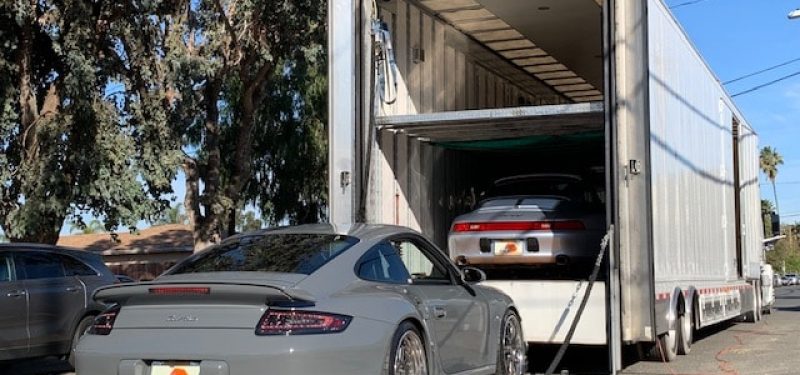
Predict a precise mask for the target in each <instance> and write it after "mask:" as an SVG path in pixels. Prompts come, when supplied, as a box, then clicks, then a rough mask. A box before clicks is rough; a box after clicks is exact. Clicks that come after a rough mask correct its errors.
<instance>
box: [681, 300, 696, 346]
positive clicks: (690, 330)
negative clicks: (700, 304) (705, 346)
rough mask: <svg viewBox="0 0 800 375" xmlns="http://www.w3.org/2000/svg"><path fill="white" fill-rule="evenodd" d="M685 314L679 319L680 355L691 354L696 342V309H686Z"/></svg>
mask: <svg viewBox="0 0 800 375" xmlns="http://www.w3.org/2000/svg"><path fill="white" fill-rule="evenodd" d="M685 310H686V311H685V312H684V313H683V315H681V317H680V318H678V333H679V335H678V354H683V355H686V354H689V352H691V351H692V342H694V309H693V308H692V307H691V306H688V307H686V308H685Z"/></svg>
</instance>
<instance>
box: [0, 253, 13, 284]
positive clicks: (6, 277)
mask: <svg viewBox="0 0 800 375" xmlns="http://www.w3.org/2000/svg"><path fill="white" fill-rule="evenodd" d="M11 275H12V274H11V259H10V258H9V256H8V255H0V283H2V282H4V281H11Z"/></svg>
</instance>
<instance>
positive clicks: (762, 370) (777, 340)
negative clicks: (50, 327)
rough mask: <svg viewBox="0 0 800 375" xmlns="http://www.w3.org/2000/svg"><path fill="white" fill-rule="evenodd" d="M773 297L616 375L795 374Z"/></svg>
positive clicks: (60, 373)
mask: <svg viewBox="0 0 800 375" xmlns="http://www.w3.org/2000/svg"><path fill="white" fill-rule="evenodd" d="M776 295H777V301H776V306H775V309H774V311H773V313H772V314H771V315H766V316H765V319H762V321H761V322H759V323H755V324H752V323H739V322H732V323H725V324H721V325H718V326H716V327H713V328H711V329H704V330H701V331H700V332H698V335H697V341H696V342H695V344H694V345H693V346H692V352H691V354H689V355H688V356H678V358H677V359H676V360H675V361H673V362H670V363H662V362H648V361H639V362H633V363H631V364H629V365H628V367H626V368H625V369H624V370H623V371H622V373H621V374H623V375H746V374H752V375H779V374H780V375H783V374H785V375H791V374H800V324H799V323H800V286H791V287H782V288H778V289H777V290H776ZM568 353H570V352H569V351H568ZM532 354H534V353H532ZM539 354H541V353H539ZM597 357H601V358H602V353H600V355H598V352H597V350H589V351H587V350H580V349H579V350H577V351H574V350H573V351H572V355H568V356H567V358H566V360H567V362H566V363H565V366H564V367H566V368H569V367H571V365H572V366H574V365H576V364H577V362H581V361H582V362H584V363H585V362H586V361H592V359H590V358H597ZM570 362H572V363H570ZM69 370H70V368H69V365H68V364H67V363H66V362H64V361H60V360H57V359H54V358H48V359H38V360H30V361H25V362H21V363H16V364H13V365H12V366H9V367H6V368H0V374H2V375H74V373H72V372H69ZM539 371H541V370H539Z"/></svg>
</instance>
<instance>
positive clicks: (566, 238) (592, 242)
mask: <svg viewBox="0 0 800 375" xmlns="http://www.w3.org/2000/svg"><path fill="white" fill-rule="evenodd" d="M602 237H603V233H600V232H598V231H579V232H577V231H563V232H551V231H536V232H512V231H509V232H474V233H451V234H450V236H449V238H448V249H449V252H450V258H451V259H453V260H461V261H462V262H466V263H467V264H474V265H481V264H485V265H547V264H556V263H557V261H558V260H559V258H563V259H566V260H567V262H568V263H580V262H586V261H591V260H593V259H594V257H595V256H596V255H597V252H598V251H599V249H600V239H601V238H602ZM529 238H534V239H536V240H537V242H538V249H536V251H532V249H528V248H527V244H526V242H525V241H526V240H527V239H529ZM481 239H483V240H485V241H486V240H488V241H489V242H491V241H495V240H521V241H523V244H524V245H525V248H523V249H522V254H520V255H495V254H494V253H493V252H492V251H491V248H490V249H488V250H489V251H488V252H484V251H481V250H482V249H481ZM483 250H487V249H483Z"/></svg>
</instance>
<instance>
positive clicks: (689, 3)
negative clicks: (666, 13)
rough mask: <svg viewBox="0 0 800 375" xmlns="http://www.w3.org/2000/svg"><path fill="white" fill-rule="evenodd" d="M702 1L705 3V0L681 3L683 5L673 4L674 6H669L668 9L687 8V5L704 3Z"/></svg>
mask: <svg viewBox="0 0 800 375" xmlns="http://www.w3.org/2000/svg"><path fill="white" fill-rule="evenodd" d="M704 1H706V0H691V1H686V2H683V3H680V4H675V5H673V6H671V7H669V9H675V8H680V7H684V6H687V5H692V4H697V3H702V2H704Z"/></svg>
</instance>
